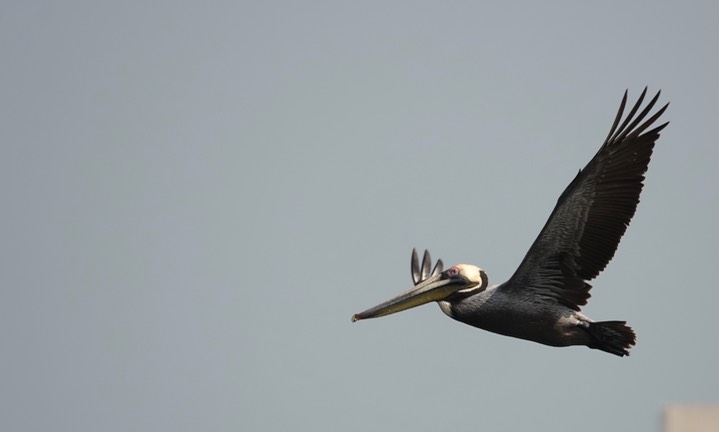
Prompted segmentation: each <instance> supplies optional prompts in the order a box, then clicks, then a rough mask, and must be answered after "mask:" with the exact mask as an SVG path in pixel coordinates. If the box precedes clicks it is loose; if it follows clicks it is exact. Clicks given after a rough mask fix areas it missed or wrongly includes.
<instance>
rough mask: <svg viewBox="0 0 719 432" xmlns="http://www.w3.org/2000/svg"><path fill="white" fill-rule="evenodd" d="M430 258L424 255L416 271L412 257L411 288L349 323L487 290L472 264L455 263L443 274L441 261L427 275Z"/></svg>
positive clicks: (479, 271)
mask: <svg viewBox="0 0 719 432" xmlns="http://www.w3.org/2000/svg"><path fill="white" fill-rule="evenodd" d="M430 263H431V259H430V258H429V254H428V253H427V252H425V259H424V260H423V263H422V268H423V270H422V271H421V272H420V271H419V265H418V264H417V254H416V252H413V254H412V275H413V280H414V282H415V286H414V288H410V289H409V290H407V291H405V292H403V293H401V294H399V295H398V296H396V297H394V298H392V299H390V300H387V301H386V302H384V303H382V304H379V305H377V306H375V307H373V308H370V309H367V310H366V311H364V312H360V313H358V314H355V315H354V316H352V322H355V321H359V320H361V319H367V318H378V317H382V316H385V315H390V314H393V313H395V312H401V311H403V310H406V309H410V308H413V307H417V306H420V305H423V304H425V303H429V302H432V301H436V302H440V301H452V300H454V298H455V296H457V295H459V296H461V297H462V298H464V297H466V296H469V295H473V294H476V293H478V292H481V291H484V290H485V289H486V288H487V274H486V273H485V272H484V270H482V269H481V268H479V267H477V266H474V265H471V264H458V265H456V266H453V267H451V268H449V269H447V270H445V271H442V261H441V260H440V261H438V262H437V266H435V269H434V270H433V271H432V272H431V273H430V272H429V267H430Z"/></svg>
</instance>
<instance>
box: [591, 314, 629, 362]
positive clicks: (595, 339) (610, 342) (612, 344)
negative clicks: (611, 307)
mask: <svg viewBox="0 0 719 432" xmlns="http://www.w3.org/2000/svg"><path fill="white" fill-rule="evenodd" d="M587 331H588V332H589V334H590V335H591V336H592V343H590V344H589V345H588V346H589V348H593V349H599V350H602V351H606V352H608V353H611V354H614V355H618V356H620V357H624V356H628V355H629V349H630V348H631V347H632V346H634V345H635V344H636V342H637V335H636V334H635V333H634V330H632V328H631V327H629V326H628V325H627V322H626V321H599V322H594V323H590V324H589V327H587Z"/></svg>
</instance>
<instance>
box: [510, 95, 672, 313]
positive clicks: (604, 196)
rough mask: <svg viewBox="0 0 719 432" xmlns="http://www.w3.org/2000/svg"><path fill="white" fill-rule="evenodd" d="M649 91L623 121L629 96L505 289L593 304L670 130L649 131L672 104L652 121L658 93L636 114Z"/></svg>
mask: <svg viewBox="0 0 719 432" xmlns="http://www.w3.org/2000/svg"><path fill="white" fill-rule="evenodd" d="M646 92H647V89H646V88H645V89H644V91H643V92H642V94H641V96H640V97H639V100H638V101H637V103H636V104H635V105H634V107H633V108H632V109H631V111H630V112H629V114H628V115H627V116H626V118H625V119H624V121H622V116H623V114H624V108H625V106H626V103H627V92H625V93H624V98H623V99H622V103H621V105H620V107H619V111H618V112H617V117H616V118H615V120H614V124H613V125H612V128H611V129H610V131H609V135H608V136H607V139H606V140H605V141H604V144H603V145H602V147H601V148H600V149H599V151H598V152H597V154H596V155H594V157H593V158H592V160H590V161H589V163H588V164H587V166H585V167H584V169H582V170H580V171H579V173H578V174H577V176H576V177H575V178H574V180H572V182H571V183H570V184H569V186H567V188H566V189H565V190H564V192H562V195H560V197H559V199H558V200H557V205H556V206H555V207H554V210H553V211H552V214H551V215H550V216H549V220H547V223H546V224H545V225H544V228H542V231H541V232H540V233H539V236H538V237H537V239H536V240H535V241H534V243H533V244H532V247H531V248H529V251H528V252H527V255H526V256H525V257H524V260H523V261H522V263H521V264H520V265H519V268H517V270H516V271H515V273H514V275H512V277H511V278H510V279H509V280H508V281H507V282H505V283H504V284H502V285H501V286H500V287H498V289H501V290H504V291H505V292H510V291H511V292H512V294H513V295H515V294H516V295H522V296H524V297H527V296H529V297H533V298H535V299H536V300H540V301H541V300H547V299H548V300H556V301H558V302H560V303H562V304H564V305H566V306H567V307H570V308H572V309H574V310H579V308H580V306H583V305H585V304H587V299H588V298H589V296H590V294H589V289H590V288H591V285H589V284H588V283H587V282H586V281H588V280H591V279H593V278H594V277H596V276H597V275H598V274H599V272H601V271H602V270H604V268H605V267H606V266H607V263H609V261H610V260H611V259H612V257H613V256H614V252H615V251H616V249H617V246H618V245H619V241H620V239H621V238H622V235H624V232H625V231H626V229H627V226H628V225H629V221H630V220H631V219H632V216H634V212H635V211H636V208H637V204H638V203H639V194H640V193H641V191H642V187H643V181H644V173H646V171H647V167H648V165H649V159H650V158H651V155H652V149H653V148H654V143H655V142H656V140H657V139H658V138H659V132H660V131H661V130H662V129H664V127H665V126H666V125H667V124H668V122H667V123H664V124H662V125H660V126H657V127H655V128H654V129H651V130H648V131H647V129H649V128H650V127H651V126H652V125H653V124H654V122H656V120H657V119H658V118H659V117H660V116H661V115H662V113H664V110H666V108H667V106H668V105H669V104H666V105H664V106H663V107H662V108H661V109H659V110H658V111H657V112H656V113H655V114H654V115H652V116H651V117H649V118H647V116H648V115H649V113H650V111H651V110H652V108H653V107H654V104H655V103H656V102H657V100H658V99H659V94H660V93H661V92H657V95H656V96H654V98H653V99H652V100H651V101H650V102H649V104H648V105H647V106H646V107H645V108H644V109H643V110H642V111H641V112H640V113H639V114H638V115H636V114H637V111H639V108H640V107H641V105H642V102H643V100H644V96H645V95H646ZM635 115H636V117H635ZM620 122H621V125H620Z"/></svg>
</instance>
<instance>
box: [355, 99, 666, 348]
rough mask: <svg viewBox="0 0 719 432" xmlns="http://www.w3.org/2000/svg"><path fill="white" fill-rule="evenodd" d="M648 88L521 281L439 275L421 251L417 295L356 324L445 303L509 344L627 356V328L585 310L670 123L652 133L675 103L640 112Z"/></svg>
mask: <svg viewBox="0 0 719 432" xmlns="http://www.w3.org/2000/svg"><path fill="white" fill-rule="evenodd" d="M646 92H647V89H646V88H645V89H644V91H643V92H642V94H641V96H639V100H638V101H637V102H636V104H634V107H633V108H632V109H631V110H630V111H629V114H627V116H626V118H624V120H623V121H622V117H623V115H624V108H625V106H626V103H627V92H625V93H624V97H623V98H622V102H621V105H620V106H619V111H618V112H617V116H616V118H615V119H614V123H613V124H612V127H611V129H610V130H609V135H608V136H607V139H606V140H605V141H604V144H602V146H601V147H600V149H599V151H598V152H597V154H596V155H594V157H593V158H592V160H590V161H589V163H588V164H587V166H585V167H584V169H582V170H580V171H579V173H578V174H577V176H576V177H575V178H574V180H572V182H571V183H569V186H567V188H566V189H565V190H564V192H562V194H561V195H560V196H559V199H558V200H557V205H556V206H555V207H554V210H553V211H552V214H551V215H550V216H549V220H547V222H546V224H545V225H544V228H542V231H541V232H540V233H539V236H537V239H536V240H534V243H533V244H532V246H531V247H530V248H529V251H528V252H527V254H526V256H525V257H524V259H523V260H522V263H521V264H520V265H519V268H517V270H516V271H515V272H514V274H513V275H512V277H511V278H510V279H509V280H508V281H506V282H504V283H503V284H500V285H493V286H489V283H488V278H487V274H486V273H485V272H484V270H482V269H481V268H479V267H477V266H474V265H470V264H458V265H455V266H453V267H451V268H449V269H448V270H443V265H442V260H439V261H437V263H436V265H435V266H434V268H432V259H431V257H430V255H429V252H427V251H425V253H424V258H423V260H422V264H421V265H420V264H419V260H418V258H417V252H416V250H413V251H412V265H411V267H412V281H413V282H414V285H415V286H414V287H413V288H411V289H409V290H407V291H405V292H403V293H401V294H399V295H398V296H396V297H394V298H393V299H391V300H388V301H386V302H384V303H382V304H380V305H377V306H375V307H373V308H370V309H367V310H366V311H364V312H360V313H358V314H355V315H354V316H353V317H352V321H353V322H354V321H358V320H362V319H367V318H377V317H381V316H385V315H390V314H393V313H395V312H400V311H403V310H405V309H409V308H413V307H416V306H419V305H422V304H425V303H429V302H432V301H435V302H437V303H439V307H440V308H441V309H442V312H444V313H445V314H447V315H448V316H450V317H451V318H453V319H455V320H457V321H461V322H463V323H466V324H469V325H471V326H474V327H479V328H481V329H484V330H488V331H491V332H494V333H499V334H502V335H505V336H512V337H516V338H520V339H526V340H530V341H534V342H538V343H541V344H545V345H550V346H556V347H563V346H570V345H585V346H588V347H589V348H593V349H599V350H602V351H606V352H608V353H611V354H615V355H618V356H625V355H629V349H630V348H631V347H632V346H633V345H635V343H636V335H635V333H634V330H632V328H631V327H629V326H628V325H627V323H626V321H593V320H591V319H589V318H588V317H587V316H585V315H584V314H582V313H581V312H580V310H581V306H584V305H586V304H587V299H589V296H590V294H589V290H590V289H591V287H592V286H591V285H589V283H587V281H590V280H592V279H594V278H595V277H596V276H597V275H598V274H599V273H600V272H601V271H602V270H604V268H605V267H606V266H607V264H608V263H609V261H610V260H611V259H612V257H613V256H614V252H615V251H616V249H617V246H618V245H619V241H620V239H621V238H622V235H624V232H625V231H626V229H627V226H628V225H629V221H630V220H631V219H632V216H634V212H635V211H636V208H637V204H638V203H639V194H640V193H641V191H642V187H643V181H644V173H646V171H647V167H648V165H649V159H650V157H651V155H652V149H653V148H654V143H655V142H656V141H657V139H658V138H659V132H660V131H661V130H662V129H664V127H666V125H667V124H668V122H667V123H663V124H661V125H659V126H656V127H654V128H653V129H650V128H651V127H652V125H653V124H654V123H655V122H656V121H657V119H659V117H661V115H662V114H663V113H664V111H665V110H666V109H667V106H668V105H669V104H666V105H664V106H663V107H662V108H661V109H659V110H658V111H657V112H656V113H654V114H653V115H652V116H649V113H650V112H651V111H652V108H653V107H654V105H655V104H656V102H657V100H658V99H659V94H660V92H658V93H657V94H656V96H654V98H653V99H652V100H651V101H650V102H649V103H648V104H647V106H646V107H645V108H644V109H643V110H641V112H639V114H637V112H638V111H639V109H640V107H641V105H642V102H643V101H644V96H645V95H646Z"/></svg>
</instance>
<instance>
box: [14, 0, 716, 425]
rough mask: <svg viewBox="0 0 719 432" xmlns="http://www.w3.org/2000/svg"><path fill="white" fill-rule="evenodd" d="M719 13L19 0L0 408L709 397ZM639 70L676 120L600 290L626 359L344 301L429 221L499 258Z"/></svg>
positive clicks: (657, 410) (89, 420) (617, 406)
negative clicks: (630, 337)
mask: <svg viewBox="0 0 719 432" xmlns="http://www.w3.org/2000/svg"><path fill="white" fill-rule="evenodd" d="M583 3H584V2H583ZM662 3H663V4H662ZM718 15H719V7H718V6H716V2H692V3H681V4H680V2H641V3H639V2H637V3H634V4H629V3H627V2H599V3H597V2H593V3H591V4H578V3H577V2H557V3H551V4H548V3H544V2H505V3H502V5H495V6H487V5H479V2H436V3H426V2H352V3H344V4H340V3H339V2H311V1H305V2H254V3H253V4H248V3H247V2H242V1H240V2H201V3H200V2H196V3H192V2H179V1H175V2H155V1H142V2H96V1H69V2H4V3H3V4H2V5H0V61H1V62H2V67H1V68H0V77H1V79H0V110H1V111H0V142H2V157H0V198H1V199H2V209H3V211H2V218H1V219H0V220H1V221H2V224H0V235H1V238H2V246H0V253H1V254H2V255H1V256H0V266H2V271H0V284H1V286H2V290H1V291H0V293H1V294H0V295H1V297H0V299H1V301H0V342H1V343H2V360H0V380H1V381H0V382H1V383H2V384H1V385H0V429H2V430H7V431H21V430H22V431H47V430H63V431H123V432H124V431H161V430H173V431H197V430H213V431H230V430H233V431H237V430H242V431H290V430H291V431H340V430H342V431H366V430H372V431H439V430H453V431H454V430H456V431H478V430H487V431H502V430H535V431H554V430H566V429H570V428H579V429H581V430H582V431H583V432H600V431H601V432H604V431H608V430H626V431H636V432H655V431H659V430H660V425H661V417H660V415H661V409H662V407H663V406H665V405H666V404H668V403H714V402H719V395H718V389H719V374H718V373H717V368H716V365H717V364H719V343H718V342H717V328H718V327H719V326H718V325H717V318H716V316H715V312H716V305H717V303H719V290H718V289H717V286H716V278H717V271H716V268H717V262H716V259H717V255H718V253H717V246H716V245H717V242H718V241H719V235H718V232H719V231H718V230H717V229H716V221H717V220H719V200H718V198H719V187H718V186H719V170H718V169H717V166H716V165H717V161H718V160H719V146H718V145H717V142H716V139H717V134H716V132H715V128H716V123H717V106H718V105H717V101H718V100H719V86H718V85H717V77H718V76H719V56H717V52H716V51H717V42H719V27H717V24H716V18H717V16H718ZM645 85H648V86H649V88H650V92H654V91H656V90H658V89H662V99H661V101H662V102H664V101H671V106H670V108H669V110H668V111H667V113H666V114H665V117H664V118H665V119H667V120H671V124H670V125H669V127H668V128H667V129H665V131H664V132H663V133H662V136H661V138H660V140H659V142H658V145H657V147H656V150H655V153H654V157H653V160H652V163H651V165H650V169H649V173H648V179H647V185H646V187H645V189H644V193H643V195H642V202H641V204H640V206H639V209H638V212H637V215H636V217H635V218H634V220H633V222H632V226H631V227H630V228H629V230H628V233H627V235H626V236H625V237H624V239H623V241H622V244H621V245H620V248H619V251H618V253H617V254H616V256H615V258H614V260H613V261H612V263H611V264H610V265H609V266H608V268H607V270H606V271H605V272H604V273H603V274H602V275H601V276H600V277H599V278H598V279H596V280H595V281H594V283H593V284H594V289H593V291H592V293H593V297H592V299H591V301H590V303H589V305H588V307H586V308H585V309H584V310H585V312H586V313H587V314H588V315H589V316H591V317H592V318H594V319H597V320H606V319H626V320H628V321H629V323H630V324H631V325H632V326H633V327H634V328H635V329H636V331H637V334H638V345H637V346H636V348H635V349H634V350H633V351H632V355H631V356H630V357H628V358H618V357H615V356H612V355H609V354H606V353H603V352H599V351H595V350H590V349H587V348H584V347H571V348H562V349H559V348H550V347H545V346H543V345H539V344H535V343H531V342H526V341H521V340H517V339H512V338H506V337H502V336H498V335H494V334H491V333H487V332H483V331H481V330H478V329H474V328H472V327H469V326H466V325H463V324H460V323H457V322H454V321H452V320H451V319H449V318H447V317H446V316H444V314H442V313H441V311H440V310H439V308H438V307H437V306H435V305H426V306H424V307H422V308H418V309H414V310H411V311H407V312H404V313H401V314H398V315H394V316H391V317H387V318H383V319H379V320H371V321H367V322H360V323H356V324H352V323H351V322H350V317H351V315H352V314H353V313H355V312H359V311H361V310H364V309H365V308H367V307H369V306H373V305H374V304H376V303H378V302H380V301H384V300H386V299H388V298H389V297H391V296H393V295H395V294H397V293H398V292H400V291H402V290H404V289H406V288H408V287H409V286H410V283H411V282H410V274H409V258H410V252H411V249H412V247H417V248H429V249H430V250H431V251H432V253H433V254H434V256H435V257H437V258H442V259H443V260H444V261H445V263H447V264H450V265H451V264H455V263H460V262H468V263H475V264H478V265H480V266H481V267H483V268H484V269H485V270H486V271H487V272H488V274H489V277H490V283H500V282H502V281H504V280H506V278H508V277H509V276H510V275H511V274H512V272H513V271H514V269H515V268H516V266H517V265H518V264H519V262H520V260H521V258H522V257H523V256H524V254H525V252H526V251H527V249H528V248H529V246H530V244H531V242H532V241H533V240H534V238H535V236H536V235H537V233H538V232H539V230H540V228H541V227H542V225H543V224H544V222H545V220H546V218H547V216H548V215H549V213H550V211H551V209H552V207H553V206H554V203H555V201H556V198H557V197H558V196H559V194H560V192H561V191H562V190H563V189H564V187H565V186H566V185H567V184H568V183H569V181H570V180H571V179H572V178H573V176H574V175H575V174H576V172H577V170H578V169H579V168H581V167H582V166H584V164H585V163H586V162H587V161H588V160H589V159H590V158H591V156H592V155H593V154H594V152H595V151H596V150H597V149H598V148H599V145H600V144H601V142H602V140H603V139H604V137H605V136H606V133H607V132H608V129H609V127H610V125H611V122H612V120H613V118H614V115H615V113H616V109H617V107H618V105H619V102H620V99H621V96H622V93H623V92H624V90H625V89H627V88H628V89H629V90H630V98H631V100H632V101H633V100H634V99H635V98H636V97H637V96H638V95H639V93H640V92H641V90H642V88H643V87H644V86H645Z"/></svg>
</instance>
